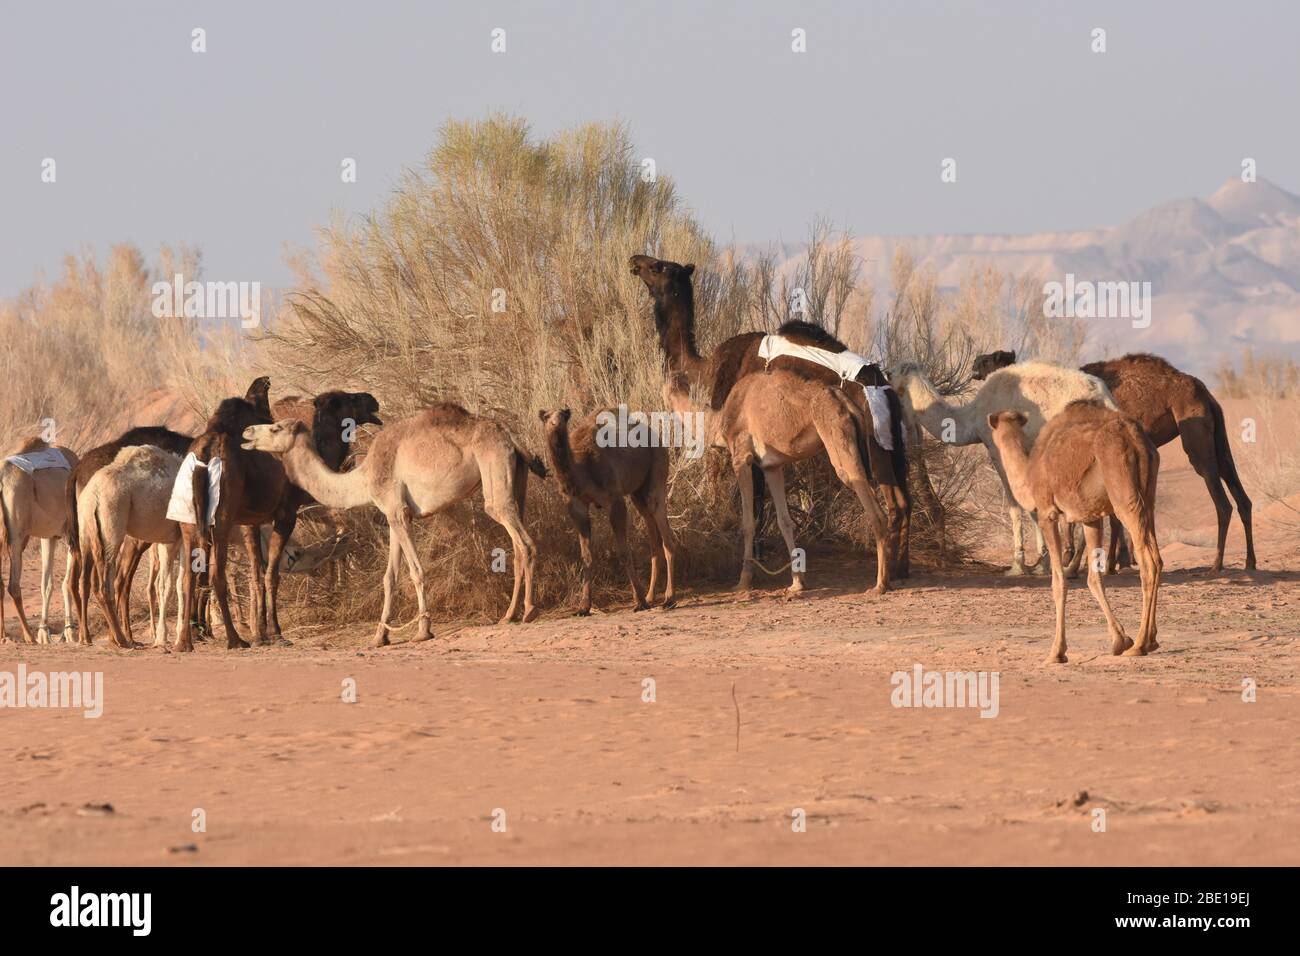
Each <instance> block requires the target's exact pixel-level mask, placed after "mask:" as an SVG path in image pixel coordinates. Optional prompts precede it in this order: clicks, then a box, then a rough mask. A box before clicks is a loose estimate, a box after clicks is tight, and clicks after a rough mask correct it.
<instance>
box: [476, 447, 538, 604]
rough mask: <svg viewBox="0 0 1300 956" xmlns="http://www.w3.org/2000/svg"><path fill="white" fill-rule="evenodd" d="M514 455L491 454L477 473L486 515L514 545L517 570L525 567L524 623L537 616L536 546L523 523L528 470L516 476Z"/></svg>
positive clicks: (512, 600)
mask: <svg viewBox="0 0 1300 956" xmlns="http://www.w3.org/2000/svg"><path fill="white" fill-rule="evenodd" d="M516 461H517V458H516V456H515V453H514V451H513V450H511V451H509V452H506V453H505V454H503V455H501V456H499V457H498V456H496V455H493V456H491V457H487V458H484V459H482V460H481V461H480V462H479V476H480V479H479V480H480V482H481V483H482V487H483V510H484V511H485V512H486V513H487V516H488V517H489V518H491V519H492V520H493V521H495V522H496V523H497V524H499V525H501V527H503V528H505V529H506V534H508V535H510V542H511V545H512V547H513V548H514V562H515V567H516V569H517V568H519V567H520V566H521V565H522V567H523V570H524V612H523V616H522V617H520V620H521V621H522V622H523V623H524V624H527V623H528V622H529V621H534V620H536V619H537V605H536V604H535V603H534V602H533V577H534V574H535V573H536V571H537V545H536V543H535V542H534V541H533V538H532V535H530V534H529V533H528V528H527V527H525V526H524V508H523V505H524V501H525V496H526V495H527V492H528V473H527V471H523V470H519V476H520V477H519V478H518V479H516V478H515V474H516V471H517V468H516V465H515V462H516ZM514 612H515V601H514V599H513V598H512V599H511V602H510V608H509V609H508V610H507V613H506V616H504V617H502V618H501V623H502V624H505V623H507V622H508V621H510V620H512V619H513V618H514Z"/></svg>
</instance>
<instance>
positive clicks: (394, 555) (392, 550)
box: [375, 524, 402, 647]
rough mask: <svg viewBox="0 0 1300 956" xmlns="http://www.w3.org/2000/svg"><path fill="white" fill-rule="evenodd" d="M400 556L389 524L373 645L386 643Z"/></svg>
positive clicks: (400, 549) (400, 548) (398, 546)
mask: <svg viewBox="0 0 1300 956" xmlns="http://www.w3.org/2000/svg"><path fill="white" fill-rule="evenodd" d="M401 557H402V545H401V543H400V542H399V541H398V540H397V534H396V532H394V531H393V527H392V525H391V524H390V525H389V526H388V567H386V568H384V606H383V607H382V608H381V609H380V611H379V628H378V630H376V631H375V647H383V646H384V645H386V644H387V643H388V622H389V621H390V620H391V617H390V615H391V614H392V611H393V587H394V586H395V585H396V584H397V564H398V562H399V561H400V560H401Z"/></svg>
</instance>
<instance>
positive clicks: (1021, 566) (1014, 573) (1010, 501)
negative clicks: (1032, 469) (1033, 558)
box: [1005, 491, 1028, 578]
mask: <svg viewBox="0 0 1300 956" xmlns="http://www.w3.org/2000/svg"><path fill="white" fill-rule="evenodd" d="M1005 494H1006V506H1007V517H1008V518H1010V519H1011V567H1010V568H1008V569H1007V571H1006V576H1007V577H1009V578H1012V577H1020V576H1021V575H1023V574H1026V573H1028V571H1027V569H1026V568H1025V543H1024V533H1023V531H1022V529H1021V523H1022V520H1023V515H1024V511H1023V509H1021V507H1020V505H1019V504H1017V503H1016V500H1015V499H1014V498H1012V497H1011V493H1010V492H1009V491H1008V492H1006V493H1005Z"/></svg>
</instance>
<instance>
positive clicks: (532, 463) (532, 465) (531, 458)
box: [515, 445, 549, 478]
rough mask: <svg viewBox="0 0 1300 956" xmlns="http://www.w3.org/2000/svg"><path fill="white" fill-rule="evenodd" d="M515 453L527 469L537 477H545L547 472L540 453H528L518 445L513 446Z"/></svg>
mask: <svg viewBox="0 0 1300 956" xmlns="http://www.w3.org/2000/svg"><path fill="white" fill-rule="evenodd" d="M515 454H516V455H518V456H519V460H520V461H522V462H523V463H524V466H525V467H526V468H527V470H528V471H531V472H532V473H533V474H534V475H536V476H537V477H538V478H545V477H547V475H548V474H549V472H548V471H547V470H546V462H544V461H542V456H541V455H533V454H530V453H528V452H526V451H524V450H523V449H522V448H520V447H519V446H518V445H516V446H515Z"/></svg>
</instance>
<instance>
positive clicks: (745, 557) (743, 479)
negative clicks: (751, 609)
mask: <svg viewBox="0 0 1300 956" xmlns="http://www.w3.org/2000/svg"><path fill="white" fill-rule="evenodd" d="M735 471H736V481H737V482H738V483H739V484H740V529H741V535H742V539H743V543H742V544H741V549H740V580H739V581H738V582H736V590H737V591H748V590H749V586H750V582H751V581H752V580H753V577H754V572H753V560H754V526H755V524H756V522H755V521H754V472H753V469H752V468H750V462H749V461H744V462H743V463H741V464H740V465H738V466H736V469H735Z"/></svg>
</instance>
